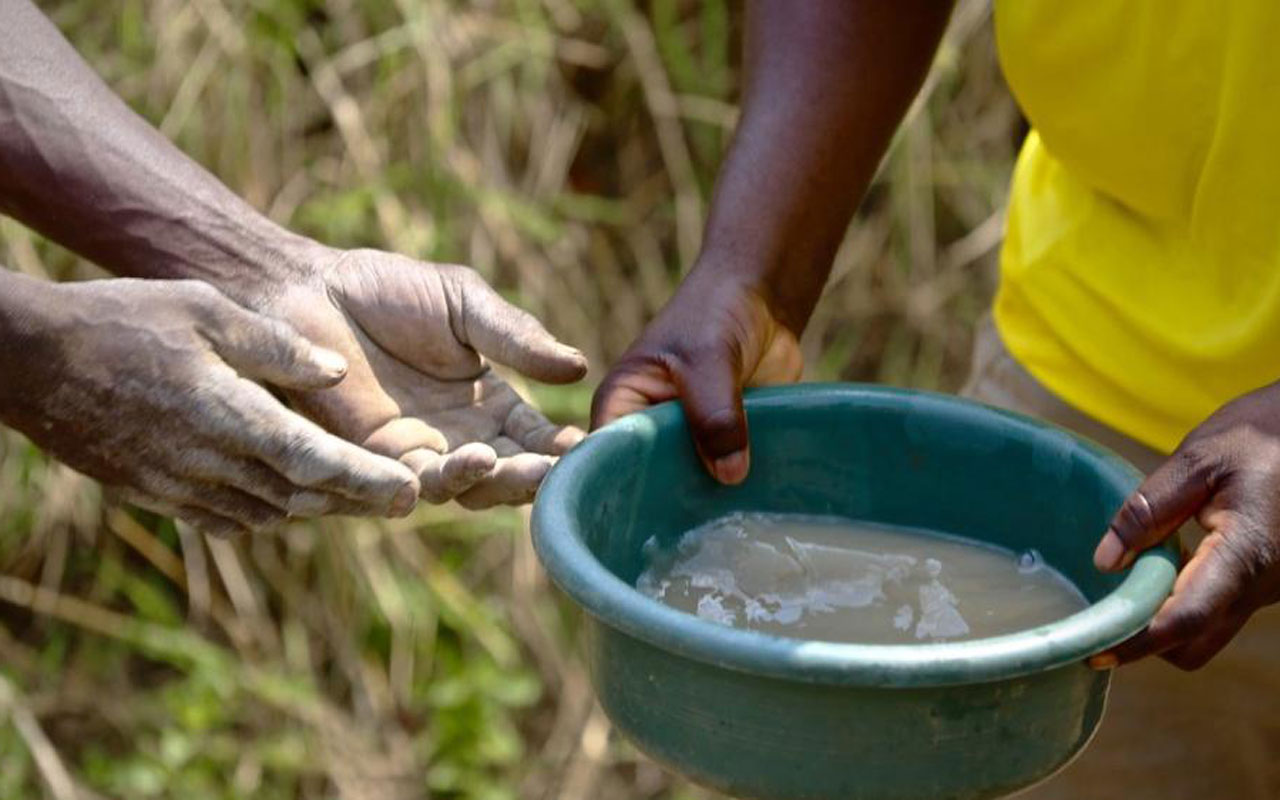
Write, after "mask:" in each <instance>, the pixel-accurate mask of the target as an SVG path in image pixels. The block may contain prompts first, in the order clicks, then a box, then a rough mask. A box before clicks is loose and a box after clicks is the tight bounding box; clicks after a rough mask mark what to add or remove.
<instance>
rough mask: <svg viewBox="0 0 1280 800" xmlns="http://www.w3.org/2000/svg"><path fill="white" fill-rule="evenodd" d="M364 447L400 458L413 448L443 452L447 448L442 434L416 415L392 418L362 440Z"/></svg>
mask: <svg viewBox="0 0 1280 800" xmlns="http://www.w3.org/2000/svg"><path fill="white" fill-rule="evenodd" d="M363 444H364V448H365V449H366V450H369V451H371V452H374V453H377V454H378V455H381V456H386V457H387V458H396V459H398V458H400V457H401V456H403V455H404V454H405V453H409V452H411V451H413V450H418V449H427V450H434V451H435V452H437V453H443V452H445V451H446V450H448V449H449V440H448V439H446V438H445V436H444V434H443V433H441V432H440V431H438V430H436V429H435V428H433V427H431V426H430V425H428V424H427V423H425V422H423V421H422V420H420V419H417V418H416V417H400V418H398V419H393V420H391V421H390V422H388V423H387V424H386V425H383V426H382V427H381V428H378V429H377V430H376V431H374V432H373V433H371V434H369V437H368V438H367V439H365V440H364V443H363Z"/></svg>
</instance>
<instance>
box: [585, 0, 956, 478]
mask: <svg viewBox="0 0 1280 800" xmlns="http://www.w3.org/2000/svg"><path fill="white" fill-rule="evenodd" d="M951 7H952V4H951V3H950V2H944V1H940V0H908V1H906V2H895V3H885V2H877V1H876V0H860V1H855V0H807V1H806V2H802V3H797V2H788V1H787V0H756V2H750V3H748V5H747V31H746V45H745V46H746V85H745V90H744V97H743V114H742V121H741V123H740V125H739V128H738V131H737V133H736V135H735V138H734V142H733V146H732V148H731V149H730V152H729V155H728V157H727V158H726V160H725V164H724V166H723V167H722V169H721V172H720V177H719V181H718V184H717V187H716V193H715V199H714V202H713V205H712V209H711V215H710V219H709V221H708V224H707V229H706V237H705V243H704V245H703V250H702V252H701V254H700V255H699V257H698V261H697V263H696V264H695V266H694V268H693V270H692V271H691V272H690V274H689V275H688V277H687V278H686V279H685V280H684V282H683V283H682V284H681V286H680V288H679V290H678V291H677V292H676V294H675V296H674V297H673V298H672V299H671V301H670V302H669V303H668V304H667V305H666V306H665V307H664V308H663V309H662V311H661V312H660V313H659V314H658V316H657V317H656V318H655V319H654V320H653V322H652V323H651V324H650V325H649V326H648V328H646V330H645V331H644V333H643V334H642V335H641V336H640V337H639V339H637V341H636V342H635V343H634V344H633V345H632V346H631V348H630V349H629V350H628V351H627V352H626V353H625V354H624V355H623V357H622V358H621V359H620V360H619V362H618V363H617V364H616V365H615V366H614V368H613V370H612V371H611V372H610V373H609V375H608V376H607V377H606V378H605V380H604V383H603V384H602V385H601V387H600V389H599V390H598V391H597V393H596V396H595V401H594V403H593V408H592V425H593V426H599V425H602V424H604V423H606V422H609V421H610V420H612V419H615V418H617V417H619V416H622V415H624V414H628V413H631V412H633V411H637V410H639V409H641V408H645V407H647V406H649V405H652V404H654V403H659V402H662V401H664V400H671V399H676V398H679V399H680V400H681V401H682V403H683V404H684V407H685V411H686V413H687V416H688V418H689V422H690V426H691V428H692V431H693V436H694V442H695V445H696V446H697V449H698V453H699V455H700V456H701V458H702V460H703V462H704V463H705V464H706V465H707V468H708V469H709V470H710V471H711V472H712V474H714V475H715V476H716V477H717V478H718V479H719V480H720V481H722V482H724V483H738V482H740V481H741V480H743V479H744V478H745V477H746V474H747V470H748V468H749V464H750V459H749V450H748V441H747V439H748V437H747V426H746V418H745V415H744V413H743V410H742V389H743V387H744V386H752V385H759V384H767V383H777V382H783V381H794V380H797V379H798V378H799V376H800V372H801V369H802V367H803V364H802V363H801V357H800V351H799V346H798V344H797V341H798V339H799V336H800V334H801V332H802V331H803V330H804V327H805V325H806V324H807V322H808V320H809V316H810V314H812V312H813V308H814V305H815V304H816V303H817V300H818V297H819V295H820V294H821V293H822V288H823V286H824V285H825V283H826V281H827V276H828V275H829V273H830V271H831V262H832V259H833V258H834V257H835V252H836V249H837V248H838V247H839V244H840V241H841V239H842V238H843V236H844V232H845V230H846V228H847V227H848V225H849V221H850V219H851V218H852V216H853V212H854V211H855V210H856V208H857V206H858V203H859V201H860V200H861V198H862V196H863V194H864V193H865V192H866V190H867V186H868V185H869V183H870V182H871V179H872V178H873V177H874V175H875V171H876V168H877V166H878V165H879V163H880V160H881V158H882V157H883V156H884V153H885V150H886V149H887V148H888V146H889V142H890V140H891V139H892V137H893V133H894V131H895V130H896V129H897V127H898V125H899V123H900V122H901V121H902V118H903V115H904V114H905V113H906V110H907V108H908V106H909V105H910V103H911V100H912V98H913V97H914V96H915V94H916V93H917V92H918V91H919V89H920V85H921V83H922V82H923V81H924V77H925V75H926V74H927V72H928V69H929V65H930V63H931V61H932V59H933V55H934V53H935V51H936V50H937V47H938V42H939V40H940V39H941V36H942V32H943V30H944V29H945V27H946V23H947V18H948V16H949V14H950V11H951Z"/></svg>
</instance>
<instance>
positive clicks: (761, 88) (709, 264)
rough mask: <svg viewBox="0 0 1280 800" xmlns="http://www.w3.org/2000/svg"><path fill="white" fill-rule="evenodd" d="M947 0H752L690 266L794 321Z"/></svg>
mask: <svg viewBox="0 0 1280 800" xmlns="http://www.w3.org/2000/svg"><path fill="white" fill-rule="evenodd" d="M951 5H952V4H951V2H949V0H904V1H903V2H893V3H888V2H879V1H878V0H806V1H805V2H802V3H796V2H789V1H788V0H755V2H751V3H749V4H748V7H747V35H746V61H747V64H746V68H747V74H746V86H745V90H744V96H743V116H742V121H741V123H740V125H739V128H738V132H737V134H736V136H735V139H734V143H733V146H732V148H731V150H730V153H729V155H728V157H727V159H726V161H725V164H724V167H723V168H722V170H721V173H720V178H719V182H718V185H717V188H716V195H715V200H714V202H713V205H712V209H711V215H710V219H709V222H708V225H707V232H706V240H705V244H704V247H703V253H702V255H701V256H700V258H699V264H698V270H699V271H700V272H702V273H703V274H704V275H706V274H707V273H710V274H711V275H712V276H716V275H720V276H723V275H729V276H732V277H733V278H734V279H737V280H743V281H746V282H748V283H750V284H751V285H752V286H753V287H754V288H756V289H757V290H758V291H760V292H761V294H763V295H764V296H765V297H766V299H767V301H768V302H769V304H770V305H771V307H772V309H773V311H774V314H775V315H776V316H777V317H778V319H779V321H780V322H782V323H783V324H785V325H787V327H789V328H791V329H792V330H793V331H795V332H797V333H798V332H799V331H800V330H802V329H803V327H804V325H805V323H806V322H807V321H808V318H809V315H810V314H811V313H812V311H813V306H814V304H815V303H816V302H817V299H818V296H819V295H820V294H821V292H822V287H823V285H824V284H825V283H826V279H827V276H828V274H829V273H830V270H831V262H832V259H833V258H834V256H835V252H836V249H837V248H838V247H839V245H840V241H841V239H842V237H843V235H844V231H845V229H846V228H847V227H848V224H849V221H850V219H851V218H852V216H853V213H854V211H855V210H856V209H857V206H858V203H859V202H860V200H861V198H862V196H863V194H864V193H865V192H866V190H867V186H868V184H869V183H870V181H871V179H872V178H873V177H874V174H875V170H876V168H877V166H878V164H879V162H880V160H881V158H882V157H883V156H884V152H885V150H886V148H887V147H888V145H889V142H890V140H891V138H892V136H893V132H894V130H895V129H896V128H897V127H898V124H899V123H900V122H901V120H902V117H903V115H904V114H905V113H906V110H907V108H908V106H909V105H910V103H911V99H912V98H913V97H914V96H915V94H916V92H917V91H918V90H919V88H920V85H921V83H922V82H923V80H924V77H925V75H926V73H927V72H928V68H929V64H930V63H931V61H932V58H933V54H934V52H935V51H936V49H937V46H938V42H939V40H940V38H941V36H942V32H943V30H944V29H945V27H946V22H947V18H948V15H949V14H950V10H951Z"/></svg>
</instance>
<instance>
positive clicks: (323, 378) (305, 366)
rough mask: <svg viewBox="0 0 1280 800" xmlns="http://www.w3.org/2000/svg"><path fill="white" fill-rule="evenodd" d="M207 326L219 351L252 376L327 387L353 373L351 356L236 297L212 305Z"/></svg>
mask: <svg viewBox="0 0 1280 800" xmlns="http://www.w3.org/2000/svg"><path fill="white" fill-rule="evenodd" d="M206 312H207V314H208V315H209V317H210V320H209V321H208V322H207V323H206V324H205V325H204V326H202V332H203V333H204V335H205V337H206V338H207V339H208V340H209V343H210V344H212V345H213V349H214V352H216V353H217V354H218V355H219V356H221V357H222V359H223V360H224V361H226V362H227V364H229V365H230V366H231V367H233V368H234V369H235V370H236V371H237V372H239V373H240V374H241V375H243V376H244V377H246V378H251V379H253V380H260V381H265V382H266V383H270V384H272V385H274V386H279V387H282V388H286V389H303V390H305V389H324V388H326V387H329V386H333V385H334V384H336V383H338V382H339V381H341V380H342V378H343V376H344V375H346V374H347V360H346V359H345V358H343V357H342V356H341V355H340V354H338V353H335V352H334V351H332V350H329V349H326V348H323V347H318V346H316V345H314V344H312V343H311V340H309V339H307V338H306V337H305V336H303V335H302V334H300V333H298V331H297V330H295V329H294V327H293V326H292V325H290V324H289V323H287V322H284V321H282V320H278V319H272V318H271V317H268V316H265V315H263V314H258V313H255V312H253V311H250V310H248V309H246V308H242V307H241V306H238V305H236V304H235V303H233V302H232V301H230V300H226V301H225V302H219V303H214V304H212V305H211V306H210V307H209V308H208V309H206Z"/></svg>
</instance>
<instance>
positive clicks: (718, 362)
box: [673, 355, 751, 485]
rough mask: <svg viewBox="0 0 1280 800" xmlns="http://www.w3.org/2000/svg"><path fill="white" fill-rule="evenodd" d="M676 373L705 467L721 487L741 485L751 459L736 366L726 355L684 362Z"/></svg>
mask: <svg viewBox="0 0 1280 800" xmlns="http://www.w3.org/2000/svg"><path fill="white" fill-rule="evenodd" d="M673 372H674V374H673V377H674V378H675V384H676V388H677V389H678V390H679V392H680V400H681V403H682V404H683V405H684V411H685V416H686V417H688V419H689V428H690V429H691V430H692V432H693V442H694V446H695V447H696V448H697V450H698V455H699V457H700V458H701V459H702V463H703V464H705V465H706V467H707V469H708V470H709V471H710V472H711V474H712V475H714V476H715V478H716V480H718V481H720V482H721V483H723V484H728V485H734V484H738V483H742V481H744V480H746V477H747V471H748V470H749V469H750V467H751V457H750V451H749V450H748V445H747V415H746V412H745V411H744V410H743V408H742V388H741V387H740V386H739V385H738V380H737V372H738V370H737V365H736V364H734V363H732V361H731V360H730V358H729V357H728V356H727V355H726V356H720V355H707V356H700V357H697V358H695V359H692V360H690V361H687V362H682V363H681V364H679V365H678V366H677V367H676V368H675V369H674V371H673Z"/></svg>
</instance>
